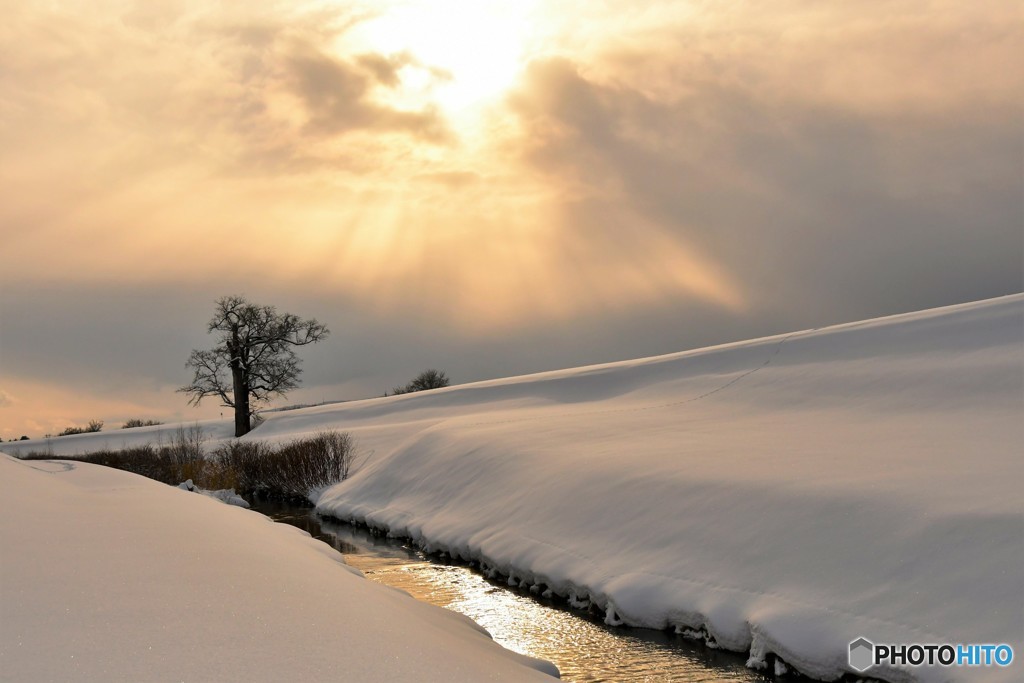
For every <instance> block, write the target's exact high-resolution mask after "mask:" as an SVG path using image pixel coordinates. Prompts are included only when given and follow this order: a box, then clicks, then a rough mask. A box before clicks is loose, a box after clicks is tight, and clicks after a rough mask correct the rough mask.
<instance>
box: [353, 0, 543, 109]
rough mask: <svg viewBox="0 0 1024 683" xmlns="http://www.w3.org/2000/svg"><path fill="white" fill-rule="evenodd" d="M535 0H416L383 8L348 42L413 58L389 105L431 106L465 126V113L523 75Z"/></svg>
mask: <svg viewBox="0 0 1024 683" xmlns="http://www.w3.org/2000/svg"><path fill="white" fill-rule="evenodd" d="M536 4H537V3H536V2H535V1H531V0H522V1H520V2H506V1H504V0H491V1H487V0H480V1H476V2H474V1H466V0H420V1H417V2H399V3H394V4H391V5H390V6H387V9H385V10H384V11H383V13H381V14H380V15H378V16H375V17H373V18H371V19H369V20H367V21H366V22H363V23H361V24H360V25H358V26H356V27H355V28H354V29H353V30H352V32H351V35H350V36H348V37H347V38H346V42H348V43H350V44H352V45H354V46H365V47H366V48H368V49H372V50H375V51H378V52H380V53H383V54H392V55H393V54H402V53H406V54H410V55H413V56H415V62H414V63H411V64H408V65H405V66H403V67H402V68H401V70H400V71H399V78H400V80H401V88H400V89H399V92H398V93H396V95H395V97H394V101H395V102H396V103H399V104H401V103H402V102H409V103H414V104H422V103H423V102H429V101H435V102H437V103H438V104H439V105H440V106H441V107H442V108H443V109H444V111H445V112H447V113H448V114H449V115H452V116H454V117H456V118H457V119H459V120H461V121H465V117H464V116H462V114H463V113H464V112H465V110H466V109H472V108H476V107H479V106H481V105H483V104H485V103H488V102H490V103H493V102H494V101H495V100H497V99H500V98H501V97H502V96H503V95H504V94H505V93H507V92H508V90H509V89H510V88H511V87H512V86H513V84H514V82H515V80H516V78H517V77H518V76H519V74H520V73H521V71H522V69H523V66H524V62H525V58H526V51H527V47H528V44H529V40H530V28H531V24H530V21H531V19H530V17H531V14H532V13H533V12H534V9H535V6H536Z"/></svg>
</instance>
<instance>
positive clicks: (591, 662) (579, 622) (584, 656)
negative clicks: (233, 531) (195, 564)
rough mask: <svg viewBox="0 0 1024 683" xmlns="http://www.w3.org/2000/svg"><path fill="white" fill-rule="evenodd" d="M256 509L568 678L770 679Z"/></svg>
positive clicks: (281, 508)
mask: <svg viewBox="0 0 1024 683" xmlns="http://www.w3.org/2000/svg"><path fill="white" fill-rule="evenodd" d="M253 509H255V510H258V511H259V512H262V513H263V514H265V515H268V516H269V517H271V518H273V519H275V520H277V521H279V522H285V523H288V524H292V525H294V526H297V527H299V528H301V529H304V530H305V531H308V532H309V533H310V534H311V535H312V536H313V537H315V538H319V539H320V540H323V541H325V542H326V543H328V544H330V545H332V546H334V548H336V549H337V550H338V551H339V552H341V554H342V555H344V556H345V561H346V562H347V563H348V564H350V565H352V566H353V567H356V568H358V569H360V570H362V572H363V573H364V574H366V576H367V577H368V578H370V579H372V580H374V581H378V582H380V583H383V584H386V585H388V586H393V587H395V588H400V589H402V590H404V591H406V592H407V593H410V594H412V595H413V596H414V597H416V598H418V599H420V600H425V601H426V602H429V603H432V604H434V605H438V606H440V607H445V608H448V609H451V610H454V611H456V612H461V613H462V614H465V615H466V616H468V617H470V618H471V619H473V620H474V621H476V622H477V623H478V624H480V625H481V626H483V627H484V628H485V629H487V631H488V632H489V633H490V634H491V635H492V636H493V637H494V640H496V641H497V642H498V643H501V644H502V645H503V646H505V647H507V648H509V649H510V650H514V651H516V652H520V653H523V654H526V655H530V656H532V657H539V658H541V659H546V660H548V661H551V662H554V663H555V665H556V666H558V668H559V670H560V671H561V672H562V679H563V680H566V681H617V682H618V681H630V682H640V681H651V682H654V681H689V682H693V683H696V682H698V681H701V682H704V681H706V682H711V681H715V682H722V681H730V682H736V683H748V682H751V683H752V682H755V681H756V682H762V683H763V682H764V681H768V680H771V678H770V677H768V676H766V675H765V674H763V673H760V672H757V671H753V670H751V669H748V668H746V667H745V666H744V662H745V661H746V656H745V655H741V654H737V653H732V652H724V651H721V650H713V649H711V648H708V647H706V646H704V645H703V644H700V643H695V642H693V641H689V640H686V639H683V638H681V637H680V636H676V635H674V634H671V633H664V632H661V631H652V630H649V629H637V628H623V627H615V628H613V627H610V626H607V625H605V624H604V623H603V622H602V621H600V620H599V619H597V618H595V617H591V616H590V615H588V614H586V613H585V612H583V611H580V610H571V609H568V608H567V607H566V606H565V604H564V603H561V602H555V601H551V600H546V599H544V598H541V597H539V596H537V595H532V594H530V593H529V592H528V591H526V590H522V589H517V588H510V587H508V586H507V585H505V583H504V582H495V581H489V580H488V579H486V578H485V577H484V576H483V575H482V574H480V573H479V572H477V571H475V570H473V569H472V568H470V567H467V566H464V565H461V564H453V563H448V562H445V561H443V560H441V559H439V558H437V557H436V556H427V555H425V554H424V553H422V552H420V551H419V550H418V549H416V548H415V547H413V546H411V545H410V544H408V543H406V542H403V541H401V540H398V539H390V538H385V537H382V536H375V535H372V534H370V533H369V532H368V531H366V530H365V529H362V528H358V527H353V526H350V525H347V524H341V523H338V522H334V521H332V520H327V519H323V518H320V517H318V516H317V515H316V514H315V513H313V511H312V510H309V509H306V508H297V507H292V506H288V505H281V504H277V503H267V502H256V504H254V505H253Z"/></svg>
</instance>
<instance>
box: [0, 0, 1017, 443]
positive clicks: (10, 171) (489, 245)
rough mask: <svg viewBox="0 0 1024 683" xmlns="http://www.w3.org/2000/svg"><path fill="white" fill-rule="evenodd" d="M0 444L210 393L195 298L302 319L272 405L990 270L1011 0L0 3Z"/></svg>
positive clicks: (900, 304)
mask: <svg viewBox="0 0 1024 683" xmlns="http://www.w3.org/2000/svg"><path fill="white" fill-rule="evenodd" d="M0 10H2V12H3V16H4V21H3V22H0V245H2V246H0V248H2V265H0V438H3V439H4V440H7V439H10V438H14V437H17V436H20V435H22V434H25V435H28V436H31V437H38V436H42V435H43V434H45V433H57V432H59V431H61V430H62V429H63V428H65V427H67V426H71V425H84V424H85V423H87V422H88V421H89V420H91V419H100V420H104V421H105V423H106V424H107V428H108V429H109V428H115V427H117V426H119V424H120V423H121V422H123V421H124V420H126V419H128V418H142V419H157V420H164V421H177V420H188V421H191V420H196V419H203V418H207V417H216V416H218V414H220V413H222V412H223V413H225V415H227V413H226V410H227V409H225V408H222V407H220V406H218V405H217V403H216V402H215V401H214V400H213V399H207V401H205V402H204V403H203V405H202V406H201V407H199V408H194V407H190V406H188V405H187V397H186V396H184V395H183V394H180V393H176V392H175V389H176V388H177V387H179V386H181V385H183V384H185V383H187V382H188V381H189V379H190V373H189V371H188V370H187V369H186V368H185V361H186V359H187V358H188V355H189V352H190V351H191V349H193V348H207V347H212V346H213V345H214V343H215V340H214V338H213V337H210V336H208V335H207V334H206V323H207V321H208V320H209V318H210V317H211V316H212V314H213V309H214V301H215V300H216V299H218V298H220V297H222V296H226V295H232V294H240V295H243V296H246V297H248V298H249V299H251V300H253V301H254V302H257V303H260V304H272V305H275V306H277V307H278V309H279V310H281V311H287V312H291V313H295V314H298V315H300V316H303V317H316V318H317V319H319V320H320V321H322V322H324V323H326V324H327V325H328V326H329V327H330V329H331V331H332V334H331V336H330V338H329V339H328V340H326V341H324V342H322V343H320V344H318V345H315V346H310V347H305V348H303V349H301V350H300V356H301V357H302V358H303V359H304V364H303V368H304V374H303V377H302V380H303V386H302V387H301V388H300V389H298V390H295V391H294V392H292V393H291V394H289V396H288V397H286V398H285V399H283V400H282V401H279V402H278V403H277V405H284V404H292V403H313V402H319V401H323V400H337V399H354V398H363V397H372V396H380V395H382V394H383V393H384V392H385V391H386V390H389V389H390V388H391V387H394V386H396V385H401V384H404V383H405V382H407V381H408V380H409V379H411V378H412V377H413V376H415V375H416V374H417V373H418V372H420V371H421V370H424V369H427V368H431V367H433V368H439V369H442V370H444V371H446V372H447V374H448V375H449V376H450V377H451V379H452V380H453V382H454V383H463V382H469V381H475V380H481V379H490V378H495V377H503V376H509V375H516V374H522V373H527V372H534V371H541V370H549V369H557V368H563V367H572V366H578V365H586V364H591V363H599V362H606V361H613V360H621V359H628V358H638V357H644V356H649V355H655V354H661V353H670V352H674V351H682V350H686V349H691V348H697V347H701V346H706V345H710V344H718V343H724V342H729V341H736V340H741V339H747V338H752V337H757V336H764V335H768V334H775V333H781V332H787V331H792V330H796V329H806V328H810V327H819V326H822V325H827V324H833V323H841V322H848V321H853V320H859V319H864V318H870V317H877V316H882V315H888V314H893V313H900V312H907V311H913V310H920V309H924V308H931V307H935V306H942V305H948V304H954V303H960V302H965V301H972V300H978V299H984V298H989V297H995V296H1000V295H1004V294H1010V293H1014V292H1019V291H1021V289H1022V278H1024V275H1022V263H1024V236H1022V235H1024V232H1022V226H1024V133H1022V121H1024V95H1022V93H1024V71H1022V70H1021V69H1020V68H1019V67H1018V66H1016V65H1017V64H1018V63H1019V62H1018V60H1019V57H1020V55H1021V54H1022V48H1024V29H1022V27H1024V22H1021V11H1020V6H1019V4H1018V3H1016V2H1012V1H1011V0H1007V1H1002V0H993V1H991V2H985V3H965V2H962V1H960V0H956V1H946V0H937V1H934V2H931V1H926V0H871V1H870V2H860V3H850V2H842V3H840V2H833V3H829V2H821V1H820V0H761V1H759V2H729V3H724V2H709V1H703V0H688V1H683V0H658V1H655V0H650V1H643V0H601V1H595V0H589V1H582V0H579V1H577V0H557V1H556V0H516V1H512V2H505V1H503V0H408V1H405V2H399V1H394V2H389V1H387V0H380V1H374V2H344V1H340V0H339V1H336V2H331V1H318V2H295V1H292V2H270V1H268V2H258V3H253V2H243V1H234V0H224V1H222V2H217V3H211V2H206V1H202V2H193V1H192V0H144V1H140V2H130V1H110V0H95V1H93V2H88V3H84V2H36V1H34V0H0Z"/></svg>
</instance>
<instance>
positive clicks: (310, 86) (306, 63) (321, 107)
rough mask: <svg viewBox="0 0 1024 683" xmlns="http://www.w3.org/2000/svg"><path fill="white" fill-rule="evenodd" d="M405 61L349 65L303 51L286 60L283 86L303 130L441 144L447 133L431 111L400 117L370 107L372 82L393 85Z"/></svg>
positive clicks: (368, 58)
mask: <svg viewBox="0 0 1024 683" xmlns="http://www.w3.org/2000/svg"><path fill="white" fill-rule="evenodd" d="M410 63H411V60H410V58H409V57H402V56H398V57H396V58H385V57H383V56H381V55H366V54H364V55H361V56H360V57H359V58H358V59H357V60H356V62H355V63H354V64H353V63H351V62H348V61H346V60H343V59H338V58H335V57H331V56H329V55H327V54H325V53H323V52H321V51H318V50H315V49H310V48H308V47H302V48H298V49H296V50H294V51H293V52H291V53H290V54H289V55H288V56H287V57H286V58H285V69H286V72H287V74H288V84H289V87H290V89H291V90H292V92H294V93H295V94H296V95H298V96H299V98H300V99H301V100H302V103H303V105H304V106H305V110H306V115H307V117H308V118H307V120H306V123H305V125H304V126H303V130H305V131H307V132H310V133H313V134H315V135H336V134H339V133H344V132H347V131H351V130H357V129H372V130H384V131H399V132H403V133H409V134H412V135H415V136H417V137H419V138H421V139H423V140H425V141H428V142H432V143H446V142H450V141H451V139H452V133H451V131H449V130H448V126H447V124H446V123H445V121H444V118H443V117H442V116H441V114H440V113H439V111H438V110H437V109H436V108H427V109H423V110H420V111H404V110H401V109H395V108H391V107H386V106H382V105H380V104H375V103H374V102H372V101H371V100H370V98H369V95H370V93H371V84H372V81H373V80H376V82H377V83H379V84H380V85H383V86H386V87H395V86H397V85H398V82H399V81H398V69H399V68H401V67H402V66H405V65H406V64H410Z"/></svg>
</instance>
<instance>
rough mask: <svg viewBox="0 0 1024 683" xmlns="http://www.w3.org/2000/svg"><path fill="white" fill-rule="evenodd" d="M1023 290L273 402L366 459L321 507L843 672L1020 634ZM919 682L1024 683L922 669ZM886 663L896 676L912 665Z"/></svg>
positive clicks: (1005, 673) (280, 418) (662, 622)
mask: <svg viewBox="0 0 1024 683" xmlns="http://www.w3.org/2000/svg"><path fill="white" fill-rule="evenodd" d="M1022 336H1024V297H1022V296H1019V295H1018V296H1012V297H1004V298H1001V299H996V300H991V301H985V302H979V303H975V304H967V305H961V306H954V307H949V308H943V309H938V310H933V311H926V312H922V313H916V314H910V315H902V316H896V317H892V318H886V319H880V320H874V321H867V322H863V323H857V324H851V325H843V326H838V327H832V328H828V329H822V330H814V331H807V332H799V333H795V334H791V335H782V336H779V337H773V338H768V339H760V340H756V341H751V342H746V343H740V344H731V345H727V346H721V347H716V348H709V349H702V350H698V351H693V352H688V353H682V354H676V355H671V356H664V357H659V358H650V359H645V360H639V361H632V362H624V363H615V364H610V365H603V366H595V367H587V368H579V369H575V370H567V371H563V372H553V373H545V374H540V375H533V376H528V377H519V378H513V379H508V380H500V381H494V382H486V383H479V384H474V385H466V386H462V387H452V388H450V389H444V390H438V391H434V392H429V393H425V394H419V395H410V396H400V397H395V398H389V399H386V400H375V401H366V402H360V403H351V404H345V405H341V406H324V407H322V408H315V409H310V410H304V411H295V412H294V413H288V414H281V415H277V416H274V417H273V418H272V419H270V420H268V421H267V424H265V425H264V426H263V427H261V429H260V431H261V433H262V435H263V437H264V438H282V437H284V436H286V435H288V436H291V435H296V434H299V433H303V432H308V431H313V430H315V429H318V428H322V427H324V426H334V427H338V428H341V429H345V430H348V431H351V432H352V433H353V434H354V435H355V437H356V439H357V440H358V442H359V444H360V445H361V447H362V449H363V450H364V451H365V452H367V453H369V452H372V456H371V457H370V458H369V460H368V461H367V463H366V465H365V466H363V467H362V468H361V469H360V470H359V471H358V473H357V474H356V475H355V476H353V477H352V478H351V479H349V480H348V481H346V482H344V483H342V484H340V485H337V486H335V487H333V488H331V489H329V490H328V491H327V492H326V493H325V494H324V495H323V496H322V497H321V499H320V502H319V506H318V508H319V510H320V511H321V512H323V513H326V514H331V515H334V516H337V517H339V518H342V519H356V520H360V521H364V522H367V523H369V524H371V525H375V526H379V527H385V528H387V529H389V530H391V532H393V533H395V534H400V535H406V536H410V537H412V538H414V539H417V540H419V541H421V542H423V543H424V544H426V545H427V546H429V547H431V548H433V549H445V550H448V551H450V552H452V553H453V554H456V555H462V556H466V557H473V558H478V559H482V560H484V561H485V562H486V563H487V564H489V565H490V566H492V567H493V568H495V569H497V570H498V571H500V572H501V573H504V574H512V575H514V576H516V577H517V578H518V579H520V580H525V581H527V582H529V583H543V584H546V585H547V586H549V587H550V588H552V589H553V590H554V591H555V592H556V593H561V594H566V595H568V594H571V593H575V594H576V595H577V596H579V597H585V598H587V599H589V600H591V601H592V602H594V603H597V604H598V605H600V606H602V607H604V608H606V609H608V608H610V609H611V610H612V611H613V612H614V614H610V615H609V616H610V618H612V619H614V617H615V616H617V617H618V618H620V619H622V620H624V621H625V622H627V623H630V624H637V625H643V626H650V627H654V628H662V627H666V626H673V625H674V626H677V627H685V628H704V629H705V631H706V633H707V634H708V636H709V638H711V639H713V640H714V641H715V642H717V643H718V644H719V645H721V646H724V647H727V648H730V649H736V650H747V649H749V650H750V651H751V661H750V664H751V665H752V666H757V665H759V664H761V663H762V662H763V661H764V660H765V655H766V654H767V653H769V652H773V653H776V654H777V655H778V656H780V657H782V658H783V659H784V660H785V661H787V662H789V663H790V664H792V665H795V666H796V667H797V668H798V669H800V670H801V671H803V672H804V673H807V674H809V675H812V676H815V677H818V678H822V679H832V678H836V677H838V676H840V675H841V674H843V673H844V672H849V671H850V669H849V668H848V666H847V646H848V643H849V642H850V641H851V640H854V639H855V638H857V637H859V636H864V637H866V638H868V639H869V640H872V641H874V642H876V643H903V642H908V643H913V642H921V643H942V642H953V643H957V642H966V643H990V642H992V643H1004V642H1005V643H1010V644H1012V645H1014V649H1015V651H1016V653H1017V657H1018V658H1020V657H1022V656H1024V652H1022V650H1021V641H1022V634H1024V504H1022V500H1024V497H1022V496H1021V495H1020V490H1021V484H1022V481H1024V477H1022V473H1024V470H1022V464H1021V457H1020V448H1021V444H1022V443H1024V429H1022V426H1021V425H1022V420H1021V417H1022V407H1024V406H1022V397H1024V392H1022V359H1024V353H1022V352H1024V340H1022ZM908 672H909V673H910V678H917V679H919V680H923V681H938V680H946V679H947V678H949V679H952V680H986V681H1011V680H1021V673H1022V669H1021V665H1020V664H1019V663H1018V662H1015V663H1014V664H1013V665H1012V666H1011V667H1009V668H1007V669H998V668H992V669H985V670H979V669H969V670H968V669H951V670H929V669H926V668H916V669H913V668H911V669H909V670H908ZM869 674H870V675H873V676H877V677H882V678H886V679H890V680H894V681H897V680H905V679H907V678H908V675H907V672H902V671H896V670H891V669H884V668H875V669H872V670H871V671H870V672H869Z"/></svg>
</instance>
